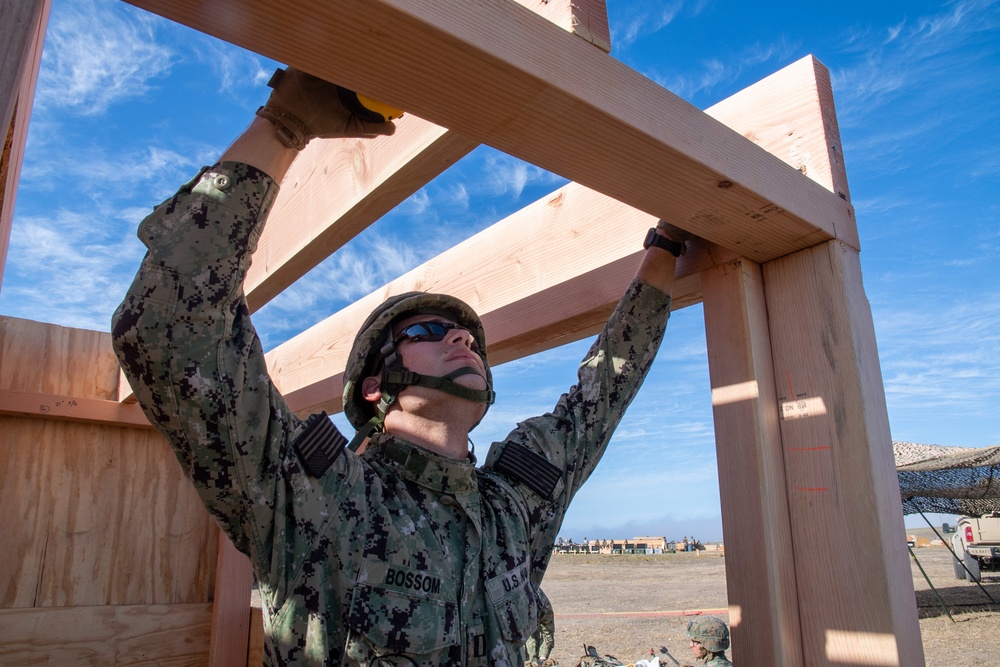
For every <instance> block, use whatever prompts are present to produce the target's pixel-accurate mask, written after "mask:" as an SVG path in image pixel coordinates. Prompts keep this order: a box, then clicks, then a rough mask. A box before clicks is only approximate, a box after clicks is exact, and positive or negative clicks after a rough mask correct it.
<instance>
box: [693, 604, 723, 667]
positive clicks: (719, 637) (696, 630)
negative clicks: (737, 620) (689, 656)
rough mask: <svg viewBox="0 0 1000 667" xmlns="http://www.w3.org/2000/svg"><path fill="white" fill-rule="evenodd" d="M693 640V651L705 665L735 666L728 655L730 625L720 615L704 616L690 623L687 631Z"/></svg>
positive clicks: (713, 666) (712, 666) (708, 666)
mask: <svg viewBox="0 0 1000 667" xmlns="http://www.w3.org/2000/svg"><path fill="white" fill-rule="evenodd" d="M685 634H686V635H687V638H688V639H689V640H690V642H691V652H692V653H693V654H694V657H695V659H696V660H697V661H698V662H699V663H701V664H703V665H704V667H733V663H731V662H729V658H727V657H726V649H727V648H729V627H728V626H727V625H726V623H725V621H723V620H722V619H721V618H719V617H718V616H702V617H701V618H696V619H695V620H693V621H691V622H690V623H688V626H687V632H686V633H685Z"/></svg>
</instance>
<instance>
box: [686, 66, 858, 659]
mask: <svg viewBox="0 0 1000 667" xmlns="http://www.w3.org/2000/svg"><path fill="white" fill-rule="evenodd" d="M775 100H781V104H775ZM707 113H709V114H710V115H712V116H713V117H716V118H720V119H723V120H725V119H727V118H734V117H738V118H740V123H741V128H742V129H741V132H742V134H743V135H744V136H745V137H747V138H749V139H751V140H753V141H754V142H755V143H757V144H758V145H761V146H762V147H763V148H765V149H766V150H768V151H769V152H771V153H773V154H775V155H777V156H778V157H780V158H781V159H782V160H784V161H785V162H787V163H788V164H790V165H791V166H793V167H795V168H796V169H798V170H799V171H801V172H802V173H803V174H806V175H807V176H809V177H810V178H812V179H813V180H815V181H817V182H818V183H820V184H821V185H823V186H824V187H826V188H827V189H829V190H831V191H833V192H837V193H838V195H840V196H842V197H844V198H846V197H847V176H846V171H845V170H844V169H843V160H842V159H841V157H840V156H841V155H842V152H841V151H840V133H839V130H838V128H837V125H836V113H835V111H834V106H833V96H832V92H831V87H830V80H829V72H827V70H826V68H825V67H823V66H822V65H821V64H820V63H818V62H817V61H816V60H815V59H814V58H813V57H812V56H807V57H806V58H803V59H801V60H799V61H798V62H796V63H793V64H792V65H789V66H788V67H785V68H784V69H782V70H781V71H779V72H776V73H775V74H772V75H771V76H769V77H767V78H765V79H763V80H762V81H760V82H758V83H756V84H754V85H753V86H751V87H749V88H747V89H746V90H743V91H740V92H739V93H736V94H735V95H733V96H732V97H730V98H729V99H727V100H723V101H722V102H720V103H719V104H717V105H715V106H713V107H712V108H710V109H709V110H708V111H707ZM701 280H702V286H703V297H704V302H703V303H704V313H705V333H706V340H707V343H708V361H709V374H710V377H711V382H712V404H713V413H714V416H715V440H716V448H717V450H718V465H719V487H720V497H721V501H722V525H723V533H724V534H725V537H726V552H727V555H728V556H729V558H727V561H726V578H727V590H728V591H729V603H730V622H731V625H732V632H733V655H734V657H736V658H737V659H738V660H739V661H741V662H746V663H748V664H755V665H756V664H761V665H764V664H766V665H776V666H777V665H782V666H786V667H793V666H794V667H797V666H798V665H801V664H803V663H802V641H801V631H800V627H799V618H798V617H799V612H800V608H799V606H798V596H797V591H796V586H795V558H794V554H793V550H792V547H793V544H792V541H791V527H790V516H789V508H788V498H787V495H786V492H785V475H784V456H783V450H782V446H781V435H780V432H779V429H778V406H777V398H776V391H775V387H774V375H773V373H774V365H773V362H772V357H771V340H770V333H769V323H768V307H767V303H766V300H765V297H764V286H763V278H762V275H761V267H760V265H758V264H756V263H755V262H753V261H751V260H748V259H746V258H743V259H740V260H738V261H735V262H732V263H729V264H724V265H721V266H717V267H713V268H711V269H709V270H706V271H704V272H703V273H702V275H701Z"/></svg>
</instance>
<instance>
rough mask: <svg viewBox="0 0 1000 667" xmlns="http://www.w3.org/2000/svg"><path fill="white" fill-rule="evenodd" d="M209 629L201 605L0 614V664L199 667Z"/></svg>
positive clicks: (205, 608)
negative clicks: (0, 630) (138, 664)
mask: <svg viewBox="0 0 1000 667" xmlns="http://www.w3.org/2000/svg"><path fill="white" fill-rule="evenodd" d="M136 574H137V575H138V574H139V573H136ZM211 627H212V609H211V604H210V603H207V602H206V603H199V604H154V605H122V606H94V605H88V606H81V607H26V608H20V609H0V628H3V642H0V663H2V664H4V665H79V664H90V665H122V664H136V662H137V661H140V664H147V665H156V664H170V665H204V664H207V660H208V646H209V633H210V632H211Z"/></svg>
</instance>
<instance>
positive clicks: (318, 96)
mask: <svg viewBox="0 0 1000 667" xmlns="http://www.w3.org/2000/svg"><path fill="white" fill-rule="evenodd" d="M267 85H268V86H270V87H271V88H273V89H274V90H273V91H272V92H271V96H270V97H268V99H267V104H265V105H264V106H262V107H261V108H259V109H257V115H258V116H260V117H262V118H266V119H267V120H269V121H271V122H272V123H274V126H275V128H277V131H278V137H279V138H280V139H281V142H282V143H283V144H285V146H288V147H289V148H294V149H296V150H302V149H303V148H305V145H306V144H307V143H309V140H310V139H313V138H316V137H319V138H323V139H327V138H333V137H341V138H345V137H377V136H381V135H390V134H392V133H393V132H395V131H396V126H395V125H393V124H392V123H391V122H385V123H377V122H371V121H367V120H363V119H361V118H359V117H358V116H356V115H355V114H353V113H351V112H350V111H349V110H348V109H347V107H345V106H344V103H343V102H341V100H340V95H339V94H338V87H337V86H336V85H335V84H332V83H330V82H328V81H324V80H323V79H320V78H318V77H315V76H313V75H311V74H306V73H305V72H303V71H302V70H298V69H295V68H294V67H288V68H287V69H284V70H282V69H277V70H275V72H274V75H273V76H271V80H270V81H268V82H267Z"/></svg>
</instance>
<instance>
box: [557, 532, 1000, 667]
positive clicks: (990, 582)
mask: <svg viewBox="0 0 1000 667" xmlns="http://www.w3.org/2000/svg"><path fill="white" fill-rule="evenodd" d="M913 552H914V554H915V555H916V557H917V559H918V561H919V564H920V566H922V567H923V569H924V571H925V572H926V573H927V576H928V577H929V578H930V581H931V583H932V584H933V586H934V589H937V594H938V595H940V596H941V599H942V600H943V602H944V605H945V607H946V608H947V612H946V611H945V609H944V608H943V607H942V605H941V603H940V602H939V601H938V598H937V595H935V593H934V590H932V588H931V587H930V585H928V583H927V580H926V579H925V578H924V575H923V574H921V571H920V568H919V567H918V566H917V565H916V564H915V563H914V561H913V559H910V569H911V570H912V573H913V586H914V589H915V590H916V598H917V609H918V613H919V616H920V633H921V638H922V640H923V645H924V656H925V659H926V664H927V667H974V666H975V667H983V666H984V665H1000V632H998V631H997V628H998V623H1000V605H997V604H994V603H991V602H990V599H989V597H987V594H986V593H984V592H983V590H981V589H980V588H979V587H978V586H977V585H976V584H973V583H970V582H967V581H964V580H962V581H960V580H958V579H956V578H955V575H954V570H953V567H952V564H951V562H952V556H951V553H950V552H949V551H948V549H946V548H945V547H943V546H932V547H922V548H916V549H914V550H913ZM982 583H983V588H985V589H986V591H988V593H989V595H991V596H992V597H993V599H994V600H997V601H1000V575H998V573H991V572H987V573H984V575H983V581H982ZM542 588H543V589H544V590H545V592H546V594H547V595H548V596H549V599H550V600H551V601H552V606H553V608H554V610H555V614H556V647H555V650H554V651H553V653H552V656H551V657H553V658H555V659H557V660H558V661H559V664H560V665H561V666H562V667H572V666H574V665H576V664H577V662H578V661H579V658H580V656H581V655H582V653H583V645H584V644H590V645H592V646H594V647H596V648H597V650H598V652H599V653H601V654H602V655H603V654H611V655H614V656H616V657H618V658H619V659H621V660H622V661H623V662H634V661H636V660H641V659H646V658H649V657H650V656H649V651H650V649H651V648H654V649H656V650H657V651H659V648H660V647H661V646H665V647H666V648H667V649H668V650H669V652H670V654H671V655H672V656H674V657H675V658H676V659H677V660H678V661H680V663H681V664H687V663H692V662H693V661H692V660H691V654H690V651H689V649H688V642H687V639H686V638H685V637H684V629H685V628H686V627H687V623H688V621H689V620H690V619H691V617H692V616H693V615H695V614H697V613H698V612H699V611H701V612H702V613H713V614H716V615H718V616H721V617H722V618H723V619H726V620H728V614H727V612H726V581H725V559H724V557H722V556H720V555H719V554H718V553H711V552H700V553H699V554H698V555H695V554H686V553H679V554H664V555H656V556H635V555H630V556H596V555H595V556H591V555H587V556H583V555H568V554H561V555H556V556H554V557H553V558H552V564H551V565H550V567H549V569H548V572H547V573H546V574H545V579H544V580H543V582H542ZM949 613H950V617H949ZM659 657H660V661H661V664H667V665H671V666H672V665H673V663H672V662H670V660H669V659H667V658H666V657H665V656H664V655H663V654H662V653H659ZM733 657H735V658H736V662H735V664H736V665H737V667H754V666H752V665H743V664H741V663H740V662H739V656H738V655H737V656H732V655H730V658H733ZM901 667H907V666H901Z"/></svg>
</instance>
